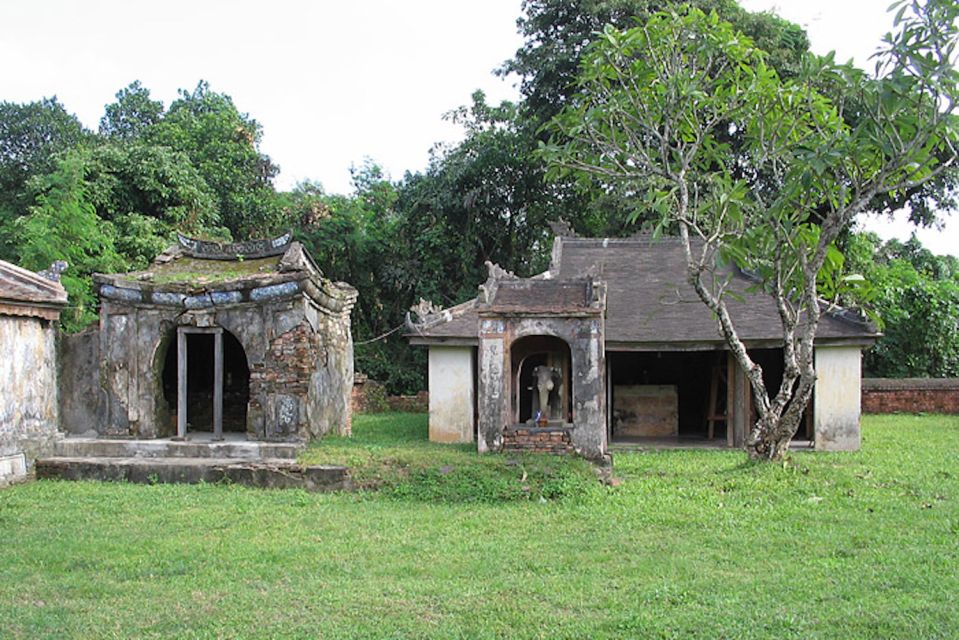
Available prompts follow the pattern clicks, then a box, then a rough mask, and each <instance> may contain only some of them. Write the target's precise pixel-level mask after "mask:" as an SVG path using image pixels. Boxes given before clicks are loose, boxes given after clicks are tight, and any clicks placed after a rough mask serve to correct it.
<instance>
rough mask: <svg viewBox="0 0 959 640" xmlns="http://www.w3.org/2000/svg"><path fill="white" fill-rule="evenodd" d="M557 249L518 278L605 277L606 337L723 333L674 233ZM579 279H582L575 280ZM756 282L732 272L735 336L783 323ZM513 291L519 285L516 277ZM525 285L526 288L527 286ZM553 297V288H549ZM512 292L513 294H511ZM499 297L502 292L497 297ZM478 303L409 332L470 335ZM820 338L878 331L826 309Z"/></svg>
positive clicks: (517, 302) (687, 337)
mask: <svg viewBox="0 0 959 640" xmlns="http://www.w3.org/2000/svg"><path fill="white" fill-rule="evenodd" d="M558 242H559V243H560V244H559V246H558V247H557V249H558V251H556V252H554V257H556V256H558V258H559V259H558V264H554V265H552V270H551V272H550V273H549V274H548V276H545V277H547V278H548V279H546V280H542V279H540V278H537V279H535V280H523V279H520V280H518V282H532V281H536V282H548V281H549V279H553V280H555V281H556V282H557V285H558V286H559V283H560V282H562V281H569V280H574V279H582V278H586V277H592V278H594V279H595V280H597V281H603V282H605V283H606V286H607V292H606V305H607V306H606V342H607V343H608V344H611V345H613V344H618V345H622V346H628V345H634V346H636V347H639V348H641V347H643V346H647V347H650V346H655V345H664V346H666V345H674V346H681V345H690V346H693V345H703V344H721V343H722V342H723V339H722V336H721V334H720V333H719V330H718V328H717V326H716V321H715V319H714V318H713V316H712V314H711V313H710V311H709V310H708V309H707V308H706V306H705V305H704V304H703V303H702V301H701V300H700V299H699V297H698V296H697V295H696V292H695V291H694V290H693V288H692V286H690V285H689V284H688V283H687V281H686V275H685V272H686V262H685V257H684V255H683V251H682V245H681V244H680V242H679V241H678V239H676V238H661V239H652V238H649V237H638V238H631V239H597V238H561V239H559V240H558ZM580 281H581V280H580ZM753 284H754V283H753V282H752V281H751V280H750V279H749V278H747V277H746V276H745V275H743V274H742V273H738V272H737V273H736V274H735V275H734V276H733V284H732V286H731V287H730V291H731V292H732V293H733V294H734V295H733V296H729V297H727V302H726V304H727V307H728V309H729V312H730V315H731V316H732V318H733V322H734V325H735V326H736V329H737V331H738V332H739V335H740V338H742V339H743V340H744V341H745V342H747V343H759V342H768V341H775V340H780V339H781V336H782V326H781V324H780V321H779V314H778V312H777V310H776V306H775V302H774V300H773V299H772V298H771V297H770V296H768V295H765V294H763V293H760V292H747V289H749V288H750V287H751V285H753ZM509 290H512V291H515V290H518V289H517V287H516V285H513V286H512V287H511V289H509ZM537 291H542V292H543V294H542V295H547V296H552V295H553V294H554V293H555V294H556V296H560V295H561V293H562V292H563V291H565V290H564V289H563V288H562V287H561V286H559V288H558V289H557V291H555V292H554V291H552V290H551V289H550V288H549V287H543V288H542V289H537ZM527 293H529V292H527ZM509 296H510V297H509V298H508V301H509V305H510V307H511V309H515V308H516V307H517V306H519V307H521V306H522V305H523V304H524V302H525V304H526V305H527V306H529V307H530V308H537V307H541V306H544V305H547V304H548V303H549V302H550V300H546V299H542V300H541V299H539V297H540V296H539V295H536V296H534V295H528V294H527V295H526V297H525V299H524V298H523V297H522V294H509ZM553 297H555V296H553ZM514 298H516V299H514ZM499 303H500V301H499V294H498V295H497V298H496V299H495V300H494V303H493V306H494V310H495V307H496V306H497V305H498V304H499ZM477 318H478V314H477V309H476V306H475V305H470V304H465V305H461V306H460V307H458V308H457V310H456V311H455V312H454V313H451V314H449V317H448V318H447V321H445V322H440V323H437V324H432V325H431V326H429V327H428V328H427V329H425V330H423V331H420V332H415V331H414V332H411V337H414V336H415V337H416V338H419V339H421V340H423V341H426V342H429V341H430V340H431V339H433V338H435V339H438V340H444V339H447V340H450V339H458V340H466V339H475V338H476V335H477ZM816 335H817V339H818V340H835V341H839V342H855V341H859V342H862V341H871V340H873V339H875V338H876V337H877V335H878V334H877V333H876V331H875V329H874V328H872V327H871V326H869V325H868V324H866V323H865V322H862V321H860V320H858V319H856V318H855V317H854V316H853V315H852V314H849V313H848V312H846V313H843V314H830V313H827V314H823V316H822V318H821V320H820V324H819V328H818V331H817V334H816Z"/></svg>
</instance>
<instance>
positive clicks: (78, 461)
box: [35, 456, 352, 491]
mask: <svg viewBox="0 0 959 640" xmlns="http://www.w3.org/2000/svg"><path fill="white" fill-rule="evenodd" d="M35 469H36V475H37V478H53V479H60V480H106V481H121V482H134V483H140V484H175V483H180V484H197V483H200V482H207V483H232V484H242V485H246V486H251V487H261V488H269V489H304V490H306V491H344V490H349V489H352V481H351V479H350V473H349V469H348V468H347V467H339V466H331V465H316V466H300V465H298V464H296V463H295V462H293V461H291V460H284V459H265V460H260V461H255V462H254V461H248V460H237V459H231V458H142V457H113V458H109V457H100V458H90V457H67V456H55V457H51V458H40V459H38V460H37V462H36V467H35Z"/></svg>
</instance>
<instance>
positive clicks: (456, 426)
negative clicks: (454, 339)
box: [429, 346, 476, 442]
mask: <svg viewBox="0 0 959 640" xmlns="http://www.w3.org/2000/svg"><path fill="white" fill-rule="evenodd" d="M429 362H430V367H429V389H430V440H431V441H433V442H472V440H473V426H474V423H473V415H474V411H475V402H476V398H475V397H474V394H473V389H474V384H473V347H446V346H431V347H430V351H429Z"/></svg>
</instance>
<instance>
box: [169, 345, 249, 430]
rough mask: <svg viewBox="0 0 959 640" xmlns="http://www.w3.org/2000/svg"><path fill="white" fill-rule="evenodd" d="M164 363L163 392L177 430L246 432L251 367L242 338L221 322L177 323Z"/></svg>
mask: <svg viewBox="0 0 959 640" xmlns="http://www.w3.org/2000/svg"><path fill="white" fill-rule="evenodd" d="M173 333H174V336H173V337H172V339H171V340H170V346H169V348H168V349H167V352H166V357H165V359H164V365H163V397H164V399H165V401H166V403H167V406H168V407H169V409H170V413H171V414H173V415H176V416H177V431H176V433H177V435H178V436H179V437H186V436H187V435H188V434H203V433H207V434H210V435H211V436H213V437H214V438H220V437H222V435H223V433H246V431H247V427H246V416H247V406H248V403H249V401H250V368H249V365H248V364H247V359H246V352H245V350H244V349H243V345H242V344H240V341H239V340H237V338H236V337H235V336H234V335H233V334H232V333H230V332H229V331H226V330H225V329H223V328H222V327H212V328H202V329H201V328H197V327H178V328H177V329H175V330H174V332H173Z"/></svg>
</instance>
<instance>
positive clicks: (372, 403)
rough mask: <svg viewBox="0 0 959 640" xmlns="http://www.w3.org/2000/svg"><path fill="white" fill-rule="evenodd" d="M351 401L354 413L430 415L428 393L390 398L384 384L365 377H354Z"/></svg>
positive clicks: (422, 392) (421, 392)
mask: <svg viewBox="0 0 959 640" xmlns="http://www.w3.org/2000/svg"><path fill="white" fill-rule="evenodd" d="M350 401H351V403H352V405H353V412H354V413H382V412H384V411H400V412H403V413H428V412H429V410H430V394H429V392H428V391H420V392H419V393H417V394H416V395H411V396H390V395H387V394H386V390H385V389H384V388H383V385H382V384H380V383H379V382H377V381H375V380H370V379H369V378H367V377H366V376H364V375H356V376H355V377H354V379H353V392H352V394H351V395H350Z"/></svg>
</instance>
